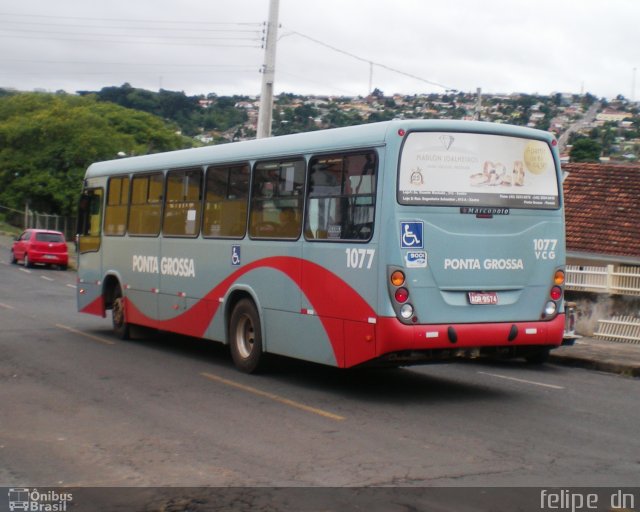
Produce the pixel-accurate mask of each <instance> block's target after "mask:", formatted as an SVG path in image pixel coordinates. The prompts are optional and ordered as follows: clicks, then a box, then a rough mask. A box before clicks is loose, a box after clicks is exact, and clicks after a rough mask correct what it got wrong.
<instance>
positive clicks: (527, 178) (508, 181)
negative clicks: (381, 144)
mask: <svg viewBox="0 0 640 512" xmlns="http://www.w3.org/2000/svg"><path fill="white" fill-rule="evenodd" d="M397 197H398V202H399V203H400V204H403V205H426V206H461V207H474V206H478V207H487V206H489V207H502V208H532V209H543V210H550V209H557V208H559V194H558V180H557V175H556V170H555V165H554V159H553V155H552V152H551V148H550V147H549V145H548V144H547V143H546V142H543V141H540V140H535V139H525V138H519V137H510V136H504V135H489V134H480V133H459V132H413V133H410V134H408V136H407V138H406V141H405V143H404V146H403V148H402V153H401V157H400V170H399V176H398V191H397Z"/></svg>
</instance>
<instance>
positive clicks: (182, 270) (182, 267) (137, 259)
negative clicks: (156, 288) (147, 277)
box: [132, 254, 196, 277]
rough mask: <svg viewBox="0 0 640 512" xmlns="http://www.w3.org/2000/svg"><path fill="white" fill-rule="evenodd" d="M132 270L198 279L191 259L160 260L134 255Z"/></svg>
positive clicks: (166, 258)
mask: <svg viewBox="0 0 640 512" xmlns="http://www.w3.org/2000/svg"><path fill="white" fill-rule="evenodd" d="M132 269H133V271H134V272H144V273H148V274H162V275H163V276H177V277H196V267H195V263H194V262H193V259H191V258H169V257H164V258H161V259H159V258H158V257H157V256H141V255H138V254H134V255H133V262H132Z"/></svg>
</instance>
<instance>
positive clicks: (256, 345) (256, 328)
mask: <svg viewBox="0 0 640 512" xmlns="http://www.w3.org/2000/svg"><path fill="white" fill-rule="evenodd" d="M229 345H230V348H231V357H232V358H233V362H234V364H235V365H236V367H237V368H238V369H239V370H240V371H243V372H245V373H256V372H258V371H259V370H260V369H261V368H262V367H263V366H264V359H265V354H264V353H263V351H262V328H261V324H260V315H259V314H258V311H257V309H256V306H255V304H254V303H253V301H252V300H250V299H242V300H240V301H239V302H238V303H237V304H236V305H235V307H234V308H233V311H232V313H231V318H230V320H229Z"/></svg>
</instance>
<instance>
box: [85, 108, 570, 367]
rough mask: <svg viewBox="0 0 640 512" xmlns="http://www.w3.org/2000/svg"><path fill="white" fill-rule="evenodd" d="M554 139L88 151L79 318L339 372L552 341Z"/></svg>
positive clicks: (245, 362) (556, 213)
mask: <svg viewBox="0 0 640 512" xmlns="http://www.w3.org/2000/svg"><path fill="white" fill-rule="evenodd" d="M561 184H562V176H561V169H560V164H559V156H558V151H557V143H556V140H555V138H554V137H553V135H552V134H550V133H548V132H544V131H539V130H534V129H530V128H524V127H517V126H510V125H504V124H493V123H484V122H472V121H444V120H394V121H388V122H382V123H373V124H368V125H360V126H353V127H347V128H337V129H328V130H321V131H315V132H309V133H303V134H295V135H286V136H281V137H273V138H268V139H259V140H252V141H243V142H236V143H229V144H224V145H217V146H208V147H201V148H194V149H187V150H179V151H172V152H167V153H159V154H151V155H145V156H135V157H130V158H123V159H116V160H112V161H106V162H98V163H94V164H92V165H90V166H89V168H88V169H87V171H86V176H85V179H84V185H83V190H82V195H81V198H80V202H79V216H78V231H79V233H78V252H79V256H78V259H79V267H78V289H77V299H78V309H79V311H81V312H84V313H90V314H95V315H99V316H102V317H106V316H107V312H108V311H111V319H112V323H113V330H114V332H115V334H116V335H117V336H119V337H120V338H123V339H126V338H127V337H129V335H130V330H131V328H132V327H133V326H143V327H147V328H152V329H157V330H162V331H169V332H173V333H178V334H182V335H187V336H191V337H197V338H203V339H207V340H214V341H217V342H222V343H223V344H227V345H229V348H230V352H231V356H232V358H233V361H234V363H235V365H236V366H237V368H238V369H239V370H241V371H244V372H249V373H251V372H254V371H257V370H259V369H260V368H261V367H262V366H263V365H264V362H265V360H266V359H268V357H269V355H270V354H278V355H284V356H288V357H292V358H299V359H302V360H306V361H312V362H316V363H321V364H325V365H332V366H336V367H340V368H350V367H354V366H360V365H365V364H381V365H382V364H385V365H390V366H404V365H411V364H419V363H428V362H439V361H449V360H452V359H454V358H456V357H460V356H469V355H471V356H483V355H492V356H503V357H520V358H525V359H527V360H529V361H530V362H542V361H544V360H545V359H546V357H547V356H548V354H549V351H550V350H551V349H553V348H555V347H558V346H559V345H561V344H562V341H563V334H564V326H565V303H564V267H565V234H564V213H563V198H562V185H561Z"/></svg>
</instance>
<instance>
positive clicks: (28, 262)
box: [22, 252, 33, 268]
mask: <svg viewBox="0 0 640 512" xmlns="http://www.w3.org/2000/svg"><path fill="white" fill-rule="evenodd" d="M22 263H23V265H24V266H25V268H31V267H32V266H33V264H32V263H31V262H30V261H29V255H28V254H27V253H26V252H25V253H24V260H22Z"/></svg>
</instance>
